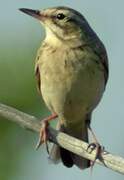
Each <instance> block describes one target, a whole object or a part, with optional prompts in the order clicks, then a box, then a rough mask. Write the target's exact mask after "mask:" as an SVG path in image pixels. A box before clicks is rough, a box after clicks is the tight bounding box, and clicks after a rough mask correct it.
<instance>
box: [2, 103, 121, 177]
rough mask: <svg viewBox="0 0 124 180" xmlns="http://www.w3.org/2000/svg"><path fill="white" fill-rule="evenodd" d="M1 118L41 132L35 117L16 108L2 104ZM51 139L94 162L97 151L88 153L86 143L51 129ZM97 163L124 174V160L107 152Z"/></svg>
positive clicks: (39, 124) (104, 152) (49, 129)
mask: <svg viewBox="0 0 124 180" xmlns="http://www.w3.org/2000/svg"><path fill="white" fill-rule="evenodd" d="M0 116H1V117H3V118H6V119H8V120H10V121H13V122H15V123H17V124H18V125H19V126H21V127H23V128H26V129H29V130H32V131H34V132H37V133H38V132H39V130H40V127H41V123H40V122H39V121H38V119H37V118H36V117H34V116H31V115H29V114H26V113H23V112H21V111H19V110H17V109H15V108H12V107H10V106H7V105H4V104H1V103H0ZM48 131H49V139H50V141H52V142H54V143H56V144H59V145H60V146H61V147H64V148H65V149H67V150H69V151H71V152H73V153H75V154H78V155H80V156H82V157H84V158H87V159H89V160H92V161H93V160H94V158H95V153H96V151H95V150H94V151H92V153H90V152H87V147H88V144H87V143H86V142H84V141H81V140H78V139H76V138H74V137H71V136H69V135H67V134H65V133H62V132H59V131H57V130H54V129H53V128H51V127H49V128H48ZM96 163H98V164H100V165H103V166H105V167H107V168H110V169H112V170H113V171H116V172H119V173H122V174H124V158H122V157H119V156H115V155H112V154H111V153H109V152H107V151H103V153H102V155H101V157H99V159H97V160H96Z"/></svg>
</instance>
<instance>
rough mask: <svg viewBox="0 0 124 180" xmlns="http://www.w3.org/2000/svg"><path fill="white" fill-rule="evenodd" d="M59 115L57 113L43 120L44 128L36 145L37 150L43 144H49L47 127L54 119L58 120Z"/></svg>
mask: <svg viewBox="0 0 124 180" xmlns="http://www.w3.org/2000/svg"><path fill="white" fill-rule="evenodd" d="M57 117H58V115H57V114H56V113H54V114H52V115H50V116H48V117H47V118H45V119H43V120H41V123H42V127H41V129H40V135H39V140H38V143H37V145H36V149H38V148H39V147H40V145H41V144H43V143H45V144H47V140H48V136H47V127H48V126H49V122H50V121H51V120H53V119H56V118H57Z"/></svg>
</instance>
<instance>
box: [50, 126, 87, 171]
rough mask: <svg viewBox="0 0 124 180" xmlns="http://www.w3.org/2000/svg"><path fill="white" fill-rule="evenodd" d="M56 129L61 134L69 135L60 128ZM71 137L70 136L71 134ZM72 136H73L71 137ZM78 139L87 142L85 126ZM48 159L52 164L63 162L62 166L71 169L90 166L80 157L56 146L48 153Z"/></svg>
mask: <svg viewBox="0 0 124 180" xmlns="http://www.w3.org/2000/svg"><path fill="white" fill-rule="evenodd" d="M57 129H59V130H60V131H61V132H65V133H67V134H69V133H68V132H67V131H66V130H65V129H64V128H63V127H62V126H61V127H59V125H58V127H57ZM71 135H72V134H71ZM72 136H73V135H72ZM79 139H81V140H83V141H85V142H88V129H87V126H85V127H84V128H83V130H82V133H81V136H80V137H79ZM50 159H51V160H52V161H53V162H54V163H58V162H59V161H60V160H61V161H62V162H63V164H64V165H65V166H66V167H68V168H69V167H72V166H73V165H76V166H78V167H79V168H80V169H85V168H88V167H89V166H90V161H89V160H87V159H85V158H82V157H81V156H78V155H76V154H74V153H72V152H70V151H68V150H66V149H64V148H62V147H59V146H58V145H56V144H54V145H53V147H52V149H51V152H50Z"/></svg>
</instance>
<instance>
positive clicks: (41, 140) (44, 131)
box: [36, 121, 49, 150]
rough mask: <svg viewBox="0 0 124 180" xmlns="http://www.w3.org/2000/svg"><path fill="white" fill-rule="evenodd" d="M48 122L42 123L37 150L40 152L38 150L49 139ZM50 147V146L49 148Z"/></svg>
mask: <svg viewBox="0 0 124 180" xmlns="http://www.w3.org/2000/svg"><path fill="white" fill-rule="evenodd" d="M48 125H49V124H48V121H43V123H42V127H41V129H40V135H39V140H38V143H37V145H36V150H38V148H39V147H40V146H41V145H42V144H43V143H45V144H46V143H47V140H48V137H47V127H48ZM47 147H48V146H47Z"/></svg>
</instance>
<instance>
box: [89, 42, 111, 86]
mask: <svg viewBox="0 0 124 180" xmlns="http://www.w3.org/2000/svg"><path fill="white" fill-rule="evenodd" d="M92 48H93V50H94V52H95V54H96V55H97V56H98V57H99V59H100V60H101V63H102V65H103V67H104V77H105V85H106V84H107V81H108V77H109V64H108V57H107V52H106V49H105V47H104V45H103V43H102V42H101V41H100V40H99V41H97V43H95V44H93V47H92Z"/></svg>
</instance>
